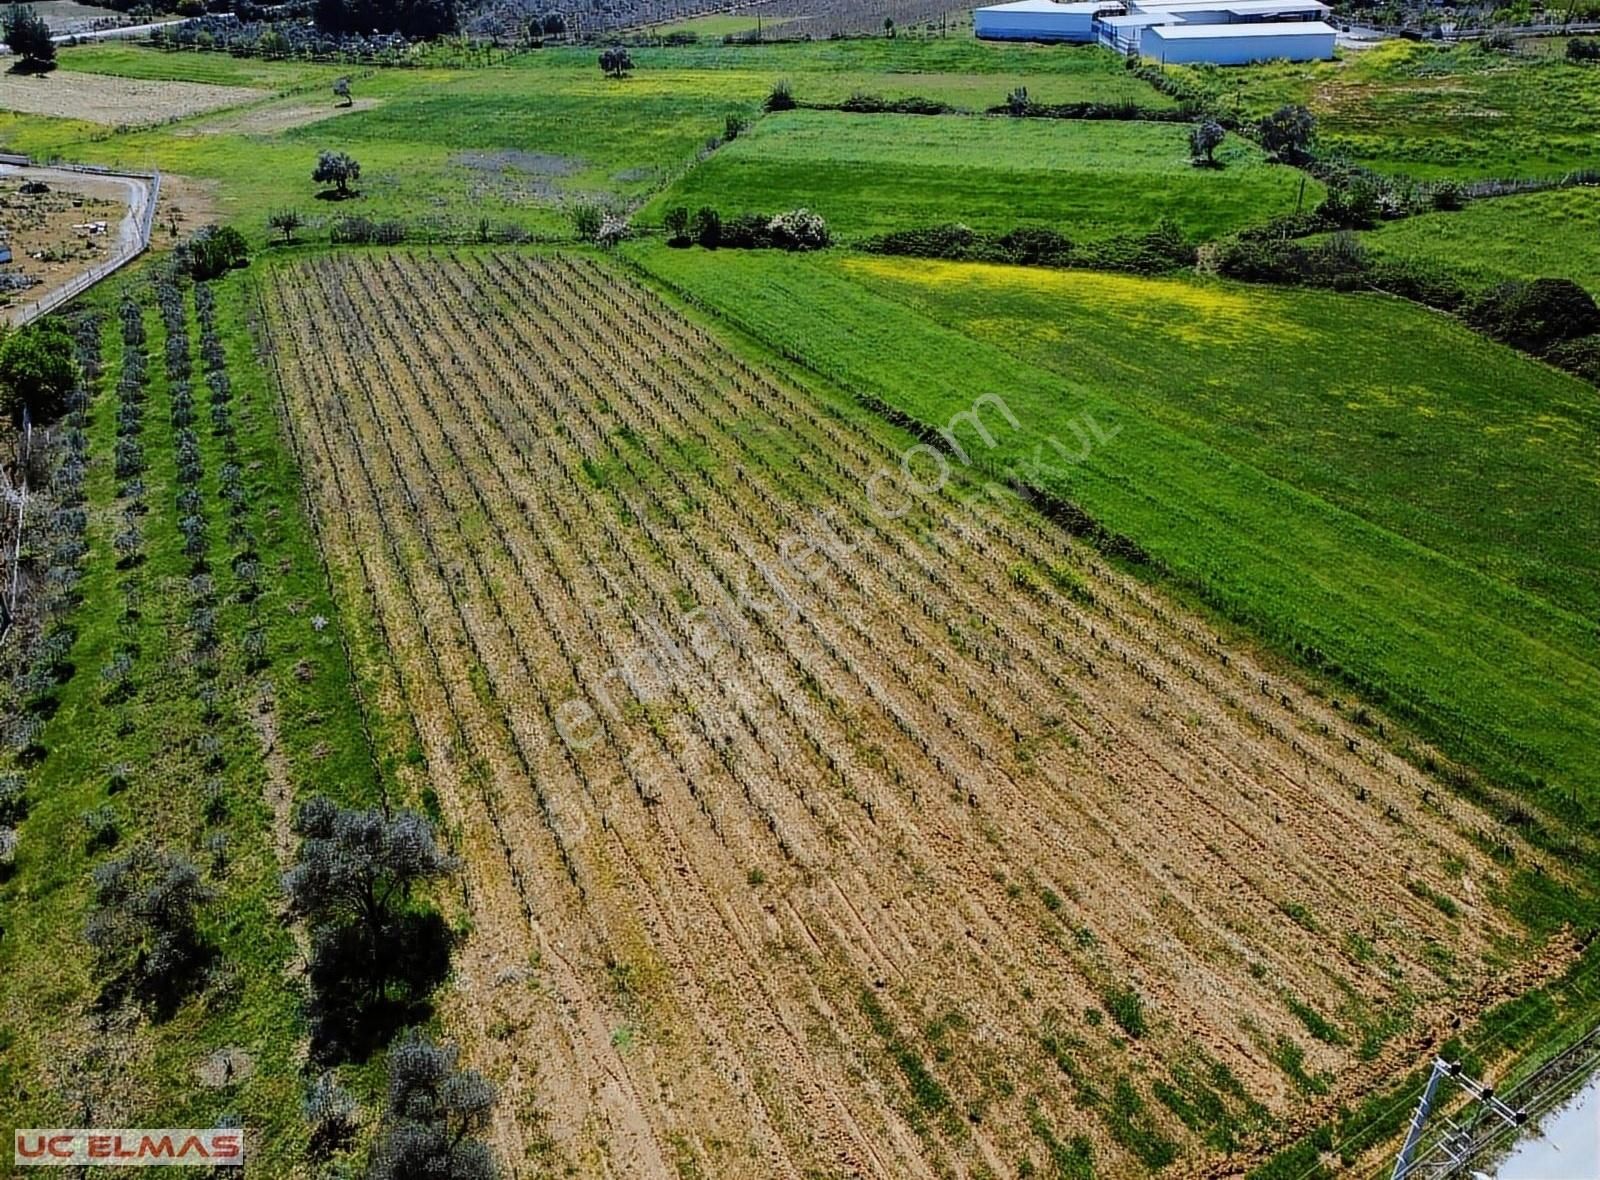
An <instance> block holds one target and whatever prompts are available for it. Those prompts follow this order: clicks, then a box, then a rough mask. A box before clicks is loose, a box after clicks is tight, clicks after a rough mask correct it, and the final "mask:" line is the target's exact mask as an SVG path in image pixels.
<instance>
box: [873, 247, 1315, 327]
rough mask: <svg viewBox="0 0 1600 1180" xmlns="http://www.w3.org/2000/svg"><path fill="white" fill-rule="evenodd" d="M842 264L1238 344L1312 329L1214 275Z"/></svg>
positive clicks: (1283, 304) (1042, 311)
mask: <svg viewBox="0 0 1600 1180" xmlns="http://www.w3.org/2000/svg"><path fill="white" fill-rule="evenodd" d="M843 266H844V268H845V269H846V270H847V271H853V272H855V273H858V274H862V275H864V276H867V277H871V278H876V279H884V280H888V281H889V282H895V283H904V284H910V285H913V286H918V287H923V288H930V289H931V288H938V289H941V290H946V291H947V290H948V289H950V288H955V287H966V288H969V289H970V290H972V292H973V293H974V294H976V295H981V294H984V293H992V294H996V295H1018V294H1024V295H1034V296H1038V297H1039V298H1040V300H1041V301H1054V300H1061V301H1064V302H1066V303H1068V304H1070V305H1071V306H1070V308H1069V309H1067V310H1068V314H1071V313H1072V312H1084V311H1090V312H1093V311H1099V312H1103V313H1105V314H1106V315H1107V316H1110V317H1114V318H1115V319H1118V320H1121V321H1123V322H1124V323H1126V324H1127V325H1128V327H1129V328H1130V329H1131V330H1137V331H1141V332H1155V333H1159V334H1162V335H1165V336H1169V337H1175V338H1176V339H1179V340H1181V341H1183V342H1185V343H1188V344H1236V343H1242V342H1245V341H1248V340H1256V339H1260V338H1262V337H1271V338H1273V339H1274V340H1304V339H1306V338H1308V337H1310V336H1311V335H1313V332H1312V330H1311V329H1310V328H1308V327H1307V326H1306V325H1305V324H1303V323H1298V322H1296V321H1295V320H1293V319H1292V318H1290V317H1289V315H1288V314H1286V313H1289V312H1291V311H1292V304H1291V303H1290V302H1289V301H1287V300H1285V298H1284V297H1283V296H1282V295H1281V294H1280V293H1278V292H1275V291H1268V290H1265V289H1262V288H1249V287H1240V286H1232V285H1227V284H1223V283H1219V282H1215V281H1212V280H1194V279H1176V278H1146V277H1143V276H1140V275H1125V274H1111V273H1108V272H1105V271H1086V270H1051V269H1046V268H1044V267H1030V266H1002V265H997V264H994V263H987V262H944V261H937V260H929V259H921V258H885V257H869V258H850V259H846V260H845V261H844V263H843ZM1007 310H1008V311H1010V310H1012V308H1008V309H1007ZM1061 310H1062V309H1058V308H1054V307H1052V306H1051V305H1050V303H1048V302H1041V303H1040V304H1039V305H1038V309H1037V315H1038V316H1039V317H1040V318H1041V319H1047V320H1048V321H1049V322H1050V323H1051V324H1052V325H1058V324H1059V319H1058V318H1057V317H1058V315H1059V314H1060V311H1061ZM1008 322H1010V323H1011V325H1012V330H1013V331H1014V332H1016V331H1026V330H1027V329H1028V327H1029V325H1028V323H1027V322H1026V321H1024V322H1018V321H1016V320H1015V319H1014V318H1008Z"/></svg>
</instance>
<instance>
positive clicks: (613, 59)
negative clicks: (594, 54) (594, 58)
mask: <svg viewBox="0 0 1600 1180" xmlns="http://www.w3.org/2000/svg"><path fill="white" fill-rule="evenodd" d="M600 69H601V71H602V72H603V73H604V74H605V75H606V77H608V78H620V77H622V76H623V75H624V74H626V73H627V72H628V71H629V70H631V69H633V58H631V57H629V56H628V51H627V50H626V49H624V48H623V47H622V46H620V45H617V46H613V47H612V48H610V49H606V50H603V51H601V54H600Z"/></svg>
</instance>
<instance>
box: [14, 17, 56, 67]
mask: <svg viewBox="0 0 1600 1180" xmlns="http://www.w3.org/2000/svg"><path fill="white" fill-rule="evenodd" d="M5 38H6V44H7V45H9V46H10V47H11V52H12V53H14V54H16V55H17V57H18V58H19V59H21V60H20V61H19V62H18V65H19V66H20V67H21V72H23V73H33V74H37V73H43V72H44V71H45V70H49V69H53V68H54V67H55V64H56V43H55V42H54V41H52V40H51V39H50V26H49V25H48V24H47V23H46V22H45V19H44V17H42V16H40V15H39V14H38V13H37V12H35V11H34V10H33V9H32V8H31V7H28V6H25V5H22V4H13V5H12V6H11V7H10V8H9V9H7V10H6V17H5Z"/></svg>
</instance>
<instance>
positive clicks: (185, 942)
mask: <svg viewBox="0 0 1600 1180" xmlns="http://www.w3.org/2000/svg"><path fill="white" fill-rule="evenodd" d="M93 889H94V910H93V913H92V915H91V916H90V918H89V923H88V926H87V928H86V931H85V937H86V938H87V939H88V941H89V945H90V946H92V947H93V948H94V950H95V956H96V962H97V967H98V970H99V971H100V973H101V975H102V976H103V977H104V978H105V980H106V983H107V986H108V987H109V988H110V989H111V990H112V991H113V993H117V992H120V991H122V990H124V989H126V990H129V991H131V992H132V993H134V994H136V995H138V996H139V997H140V998H142V999H145V1000H147V1001H150V1002H153V1003H155V1004H157V1005H159V1006H160V1007H162V1008H165V1009H170V1008H171V1007H172V1006H174V1005H175V1004H176V1002H177V1001H178V1000H179V999H181V998H182V997H183V996H184V995H186V994H188V992H189V991H190V990H191V989H192V988H193V987H194V985H195V983H196V982H197V980H198V975H199V973H198V970H197V969H198V968H199V967H201V966H203V965H204V963H205V962H206V960H207V959H209V958H210V956H211V949H210V947H209V946H208V945H207V944H206V942H205V940H204V939H203V938H202V936H201V934H200V923H199V915H200V909H201V907H202V906H204V905H205V904H206V903H207V902H208V901H210V900H211V897H212V894H211V891H210V890H209V889H207V888H206V887H205V886H204V885H203V884H202V883H201V881H200V874H199V872H198V871H197V870H196V869H195V867H194V865H192V864H190V863H189V862H188V861H187V860H184V859H182V858H180V857H177V856H173V855H172V854H170V853H167V852H162V851H158V850H156V849H154V848H151V847H149V846H148V845H141V846H140V847H138V848H135V849H133V851H131V852H130V853H128V855H127V856H124V857H121V858H119V859H117V860H113V861H108V862H107V863H106V864H103V865H101V866H100V867H99V868H97V869H95V871H94V878H93Z"/></svg>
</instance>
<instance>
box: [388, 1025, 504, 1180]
mask: <svg viewBox="0 0 1600 1180" xmlns="http://www.w3.org/2000/svg"><path fill="white" fill-rule="evenodd" d="M456 1059H457V1051H456V1049H455V1047H454V1046H440V1045H435V1044H434V1043H433V1042H432V1041H430V1040H428V1038H427V1037H426V1036H424V1035H423V1034H421V1033H418V1032H412V1033H410V1034H408V1035H407V1036H406V1037H405V1038H404V1039H403V1040H401V1041H400V1042H399V1043H398V1044H396V1045H395V1047H394V1048H393V1049H391V1050H390V1051H389V1094H388V1109H387V1110H386V1111H385V1113H384V1128H383V1132H382V1134H381V1136H380V1137H379V1139H378V1143H377V1145H376V1146H375V1147H374V1149H373V1153H372V1171H371V1180H424V1178H427V1180H492V1178H493V1177H494V1176H496V1175H497V1174H498V1172H497V1169H496V1168H495V1165H494V1158H493V1156H491V1155H490V1153H489V1148H488V1147H487V1146H486V1145H485V1144H484V1143H483V1142H482V1141H481V1140H479V1139H478V1138H476V1136H478V1135H480V1134H481V1133H482V1132H483V1131H484V1130H486V1129H487V1128H488V1125H489V1118H490V1115H491V1114H493V1112H494V1105H495V1101H496V1096H495V1092H494V1087H493V1086H491V1085H490V1084H489V1083H488V1082H487V1081H486V1080H485V1079H484V1078H483V1077H482V1075H480V1074H477V1073H475V1072H473V1071H471V1070H462V1069H459V1068H457V1064H456Z"/></svg>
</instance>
